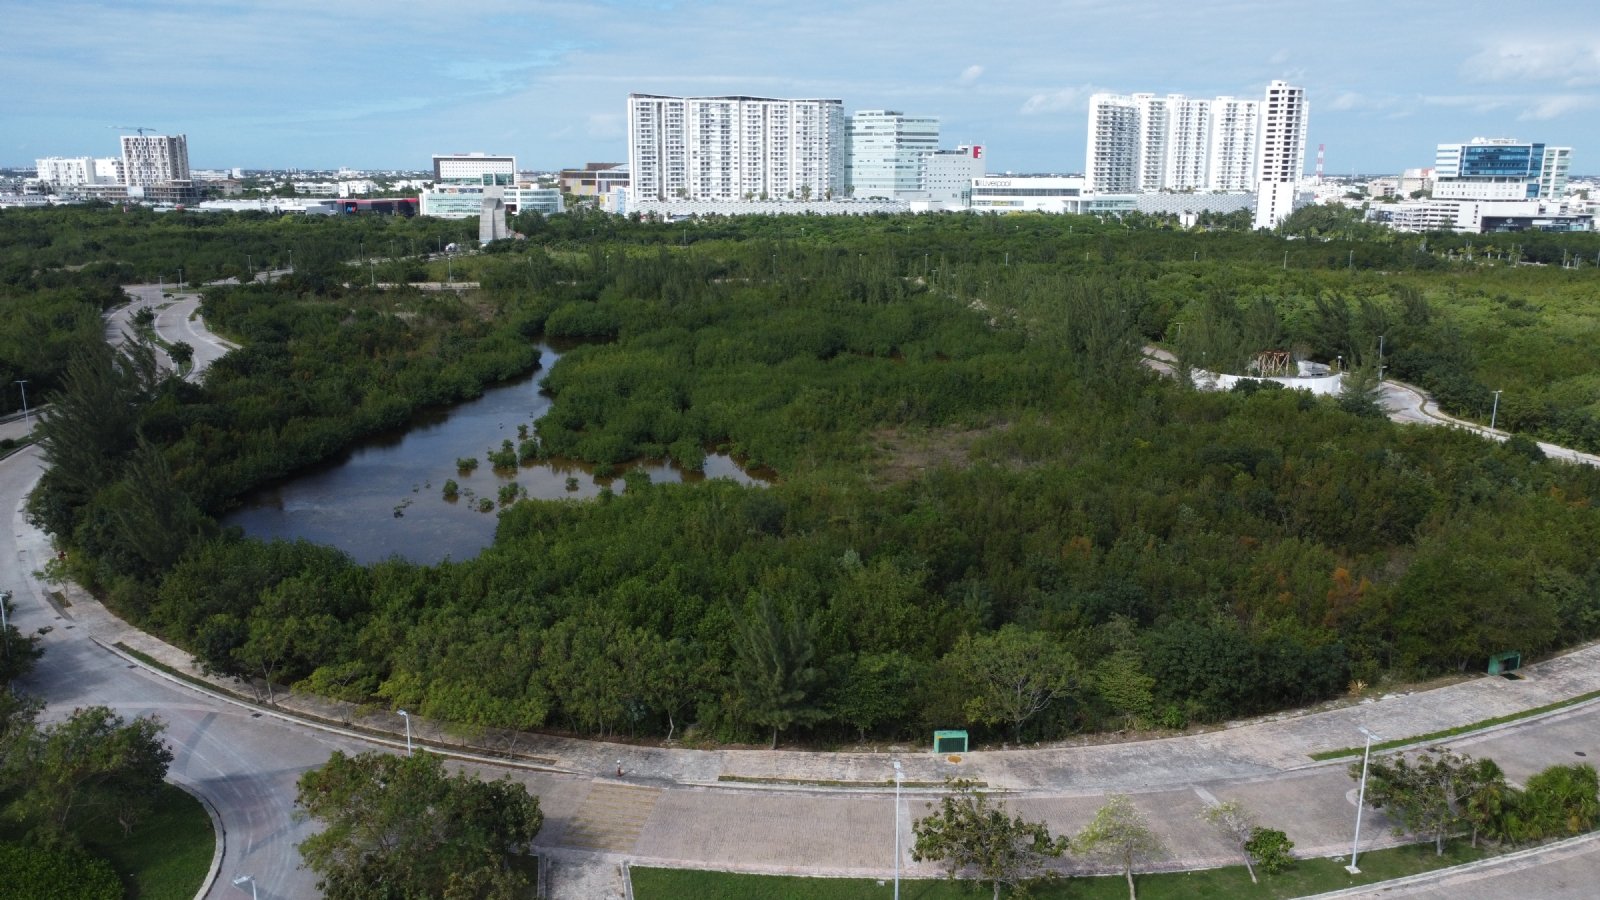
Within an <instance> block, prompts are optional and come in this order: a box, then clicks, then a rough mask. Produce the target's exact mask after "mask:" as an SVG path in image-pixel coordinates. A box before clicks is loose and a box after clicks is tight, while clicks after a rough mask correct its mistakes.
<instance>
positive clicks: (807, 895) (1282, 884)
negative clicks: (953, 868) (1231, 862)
mask: <svg viewBox="0 0 1600 900" xmlns="http://www.w3.org/2000/svg"><path fill="white" fill-rule="evenodd" d="M1484 855H1485V854H1484V852H1483V851H1481V850H1474V849H1472V848H1471V847H1468V846H1466V845H1465V844H1452V845H1450V848H1449V849H1448V851H1447V852H1446V854H1445V856H1444V857H1442V858H1440V857H1435V856H1434V854H1433V849H1432V848H1431V847H1416V846H1411V847H1400V848H1397V849H1393V850H1372V851H1368V852H1366V853H1363V854H1361V874H1360V875H1350V874H1349V873H1347V872H1345V870H1344V863H1345V862H1348V860H1343V861H1341V860H1330V859H1305V860H1300V861H1299V862H1297V863H1296V864H1295V866H1294V867H1293V868H1292V869H1289V870H1288V871H1286V872H1284V873H1282V874H1280V875H1269V876H1266V877H1264V878H1262V879H1261V882H1260V884H1252V883H1251V882H1250V876H1249V875H1248V874H1247V873H1246V872H1245V869H1244V867H1243V866H1229V867H1227V868H1223V869H1203V870H1200V871H1195V872H1171V873H1152V874H1147V875H1141V876H1139V896H1140V897H1141V898H1143V900H1232V898H1245V900H1249V898H1262V900H1267V898H1273V900H1277V898H1289V897H1305V896H1308V895H1311V894H1318V893H1322V892H1324V891H1334V890H1339V889H1341V888H1347V887H1352V886H1355V885H1363V884H1375V883H1377V882H1380V881H1389V880H1391V879H1394V878H1402V877H1404V876H1406V875H1415V874H1417V873H1419V872H1430V871H1433V870H1434V869H1440V868H1445V867H1447V866H1454V865H1460V864H1462V863H1467V862H1471V861H1473V860H1476V859H1480V858H1482V857H1483V856H1484ZM631 871H632V874H633V894H634V896H635V897H637V898H638V900H689V898H695V900H884V898H887V897H889V896H890V895H891V892H892V889H891V887H890V886H889V884H888V882H886V881H885V882H884V883H882V884H880V883H879V881H878V880H876V879H870V878H800V877H793V876H774V875H741V874H733V873H729V872H704V871H697V870H692V869H651V868H642V867H634V868H633V869H632V870H631ZM1127 895H1128V889H1127V886H1126V885H1125V884H1124V882H1123V879H1122V878H1120V877H1101V878H1083V877H1077V878H1063V879H1058V880H1048V881H1041V882H1038V883H1036V884H1034V885H1032V886H1030V887H1029V890H1028V896H1030V897H1033V898H1035V900H1058V898H1059V900H1066V898H1072V900H1122V898H1125V897H1127ZM900 896H901V897H902V898H904V900H957V898H961V900H971V898H972V897H973V896H974V891H973V886H972V885H971V884H970V883H961V882H953V883H952V882H950V881H945V880H942V879H941V880H915V879H907V880H905V881H902V882H901V884H900Z"/></svg>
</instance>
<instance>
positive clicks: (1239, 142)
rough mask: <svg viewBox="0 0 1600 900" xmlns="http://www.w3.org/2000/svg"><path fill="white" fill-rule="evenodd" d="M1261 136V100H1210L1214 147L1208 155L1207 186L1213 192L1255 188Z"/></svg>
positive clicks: (1232, 191)
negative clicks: (1257, 148) (1257, 156)
mask: <svg viewBox="0 0 1600 900" xmlns="http://www.w3.org/2000/svg"><path fill="white" fill-rule="evenodd" d="M1260 135H1261V103H1260V101H1258V100H1236V99H1234V98H1232V97H1218V98H1217V99H1215V100H1213V101H1211V145H1210V149H1209V150H1208V152H1207V154H1206V155H1207V173H1206V185H1207V186H1208V187H1209V188H1210V189H1211V190H1213V191H1225V192H1227V193H1245V192H1248V191H1253V190H1255V189H1256V163H1257V162H1258V160H1257V159H1256V155H1257V154H1256V145H1257V144H1258V143H1259V140H1260Z"/></svg>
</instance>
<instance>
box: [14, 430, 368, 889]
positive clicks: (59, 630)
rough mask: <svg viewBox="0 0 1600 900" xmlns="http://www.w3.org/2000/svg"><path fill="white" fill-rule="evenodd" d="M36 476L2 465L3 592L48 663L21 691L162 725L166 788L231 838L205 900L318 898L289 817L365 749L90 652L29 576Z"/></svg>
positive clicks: (25, 465)
mask: <svg viewBox="0 0 1600 900" xmlns="http://www.w3.org/2000/svg"><path fill="white" fill-rule="evenodd" d="M40 471H41V470H40V468H39V463H38V450H37V448H29V449H27V450H25V451H23V452H22V453H20V454H18V455H17V456H15V457H12V458H10V459H7V460H5V461H4V462H0V510H4V512H5V520H6V522H7V524H8V525H9V526H10V527H7V528H5V529H4V530H3V531H0V559H4V560H6V562H7V565H6V566H5V567H4V568H0V587H3V588H5V589H7V590H10V591H12V593H13V596H14V598H15V601H14V602H15V603H16V607H17V609H16V615H15V618H14V620H13V622H14V624H15V625H16V626H17V627H18V628H19V629H20V630H22V631H23V632H24V633H36V632H37V631H38V630H39V629H41V628H44V629H49V630H48V632H47V633H46V634H44V636H43V641H42V643H43V645H44V648H45V656H44V658H43V659H42V660H41V661H40V665H39V666H38V667H37V668H36V669H35V671H34V672H33V674H32V675H30V676H29V677H28V679H27V680H26V681H24V682H23V684H22V688H23V690H25V691H27V692H29V693H31V694H34V695H36V696H38V697H41V698H42V699H44V700H45V702H46V703H48V704H49V706H48V708H47V710H46V718H47V719H50V718H57V719H58V718H61V717H64V716H65V715H66V714H67V713H68V712H69V711H71V710H72V709H75V708H78V707H84V706H95V705H100V706H109V707H111V708H112V709H114V710H116V711H117V712H118V713H119V714H121V715H123V716H125V717H130V718H131V717H133V716H139V715H155V716H158V717H160V719H161V720H162V721H163V722H165V723H166V725H167V730H166V735H165V737H166V740H167V742H168V743H169V745H170V746H171V747H172V750H173V754H174V760H173V763H172V767H171V770H170V777H171V779H172V780H173V781H176V782H179V783H181V784H184V785H186V786H188V787H190V788H192V789H194V790H195V791H197V792H198V793H200V794H201V795H202V796H204V797H206V798H207V799H208V800H209V801H210V802H211V804H212V805H213V806H214V807H215V808H216V810H217V811H218V813H219V814H220V816H221V820H222V825H223V828H224V830H225V832H226V835H227V845H226V846H227V852H226V855H225V856H224V858H223V860H222V868H221V875H222V877H221V878H219V879H218V880H217V882H216V883H215V885H214V886H213V888H212V890H211V892H210V894H209V896H212V897H217V898H223V897H226V898H228V900H238V895H237V894H236V893H235V892H236V891H237V889H236V888H234V887H233V886H232V884H231V879H232V878H234V877H235V876H237V875H241V874H249V875H252V876H255V877H256V878H257V879H258V882H259V884H260V887H261V894H260V895H261V897H263V898H266V897H273V898H291V897H292V898H300V897H312V896H316V893H317V892H316V886H315V879H314V878H312V877H311V875H310V873H309V872H305V871H302V870H300V869H299V864H300V859H299V854H298V852H297V851H296V850H295V847H294V845H295V844H296V843H297V842H298V841H300V840H303V839H304V838H305V836H306V835H307V834H309V833H310V827H309V825H308V824H306V823H301V822H297V821H295V819H294V816H293V815H292V812H293V810H292V805H293V803H294V782H295V779H297V778H298V777H299V776H300V773H302V772H304V771H306V770H307V769H309V768H312V767H315V766H317V765H320V764H321V763H322V762H323V761H325V760H326V759H327V757H328V754H329V753H331V752H332V751H333V749H334V748H336V747H340V748H344V749H347V750H358V749H363V748H364V745H363V744H362V743H360V742H356V741H350V740H343V739H340V738H337V737H335V736H332V735H328V734H325V733H322V732H318V731H315V730H311V729H306V728H302V727H297V726H291V725H287V724H284V723H281V722H279V721H277V720H275V719H272V718H269V717H264V716H258V714H257V713H256V712H255V711H253V710H251V709H248V708H245V707H242V706H236V705H234V704H231V703H226V702H222V701H218V700H216V699H213V698H210V697H208V696H206V695H204V694H201V693H199V692H196V691H194V690H192V689H190V688H187V687H183V686H180V685H178V684H175V683H174V682H172V681H170V680H168V679H167V678H165V677H163V676H161V675H158V674H155V673H152V672H151V671H149V670H147V669H145V668H144V667H142V666H136V665H133V664H132V663H131V661H130V660H128V659H125V658H124V657H122V656H120V655H118V654H116V653H113V652H112V651H111V650H110V649H108V648H106V647H104V646H102V645H101V644H98V643H96V642H95V640H94V639H93V633H92V632H93V631H94V625H93V623H92V622H90V621H87V620H86V618H85V616H83V615H82V612H84V611H83V610H77V609H75V608H73V607H70V606H69V607H65V608H63V607H61V606H60V605H59V603H58V602H57V601H55V600H54V598H52V597H51V596H49V594H48V593H44V592H40V591H39V590H38V585H37V583H36V581H35V580H34V579H33V578H32V577H30V575H31V573H32V572H35V571H37V570H39V569H41V568H42V567H43V565H44V563H45V562H46V561H47V560H48V558H49V556H50V547H49V545H48V544H47V543H46V542H45V541H44V538H43V536H42V535H40V534H39V533H38V532H37V531H35V530H34V529H32V528H31V527H29V526H28V525H27V524H26V522H25V521H24V520H23V514H22V510H21V503H22V499H23V496H24V495H25V493H26V492H27V491H28V490H29V489H31V487H32V485H33V483H34V481H35V480H36V479H37V477H38V475H39V473H40Z"/></svg>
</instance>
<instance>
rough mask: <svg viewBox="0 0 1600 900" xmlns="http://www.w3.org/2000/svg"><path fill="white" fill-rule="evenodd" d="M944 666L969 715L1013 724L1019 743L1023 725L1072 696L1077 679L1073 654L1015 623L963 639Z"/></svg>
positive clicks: (992, 722) (988, 722)
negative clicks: (955, 681)
mask: <svg viewBox="0 0 1600 900" xmlns="http://www.w3.org/2000/svg"><path fill="white" fill-rule="evenodd" d="M944 665H945V666H947V667H948V668H949V669H950V670H951V671H952V672H953V673H954V674H955V677H956V678H958V679H959V680H960V682H961V684H962V687H963V693H964V696H965V698H966V699H965V701H964V702H963V704H962V707H963V709H964V710H965V712H966V714H967V718H968V719H969V720H970V721H973V722H980V723H983V724H986V725H1006V726H1009V727H1010V729H1011V736H1012V739H1013V740H1016V741H1018V742H1020V741H1021V740H1022V726H1023V725H1024V724H1026V723H1027V722H1028V720H1029V719H1032V718H1033V717H1034V716H1036V715H1038V714H1039V713H1041V712H1044V711H1045V710H1047V709H1049V708H1050V707H1051V706H1052V705H1054V704H1055V703H1057V702H1058V701H1061V700H1064V699H1066V698H1068V697H1069V696H1071V694H1072V692H1073V691H1074V690H1076V688H1077V683H1078V677H1079V676H1078V661H1077V659H1076V658H1075V657H1074V656H1073V655H1072V653H1071V652H1069V651H1068V650H1067V649H1066V648H1065V647H1063V646H1061V644H1060V643H1058V642H1057V641H1056V640H1055V639H1053V638H1052V637H1050V635H1048V634H1044V633H1042V632H1038V631H1028V630H1025V629H1023V628H1021V627H1020V626H1017V625H1007V626H1005V627H1003V628H1001V629H1000V630H999V631H996V632H994V633H992V634H985V635H978V636H976V637H974V636H971V635H967V636H964V637H962V639H961V640H960V641H959V642H958V643H957V644H956V646H955V649H953V650H952V651H951V652H950V655H949V656H947V657H945V660H944Z"/></svg>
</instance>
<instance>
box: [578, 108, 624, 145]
mask: <svg viewBox="0 0 1600 900" xmlns="http://www.w3.org/2000/svg"><path fill="white" fill-rule="evenodd" d="M584 132H585V133H586V134H588V136H589V137H592V138H596V139H599V140H613V139H621V138H622V137H623V136H624V135H625V134H627V128H626V127H625V125H624V122H623V120H622V114H621V113H590V114H589V118H588V122H587V123H586V125H585V128H584Z"/></svg>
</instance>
